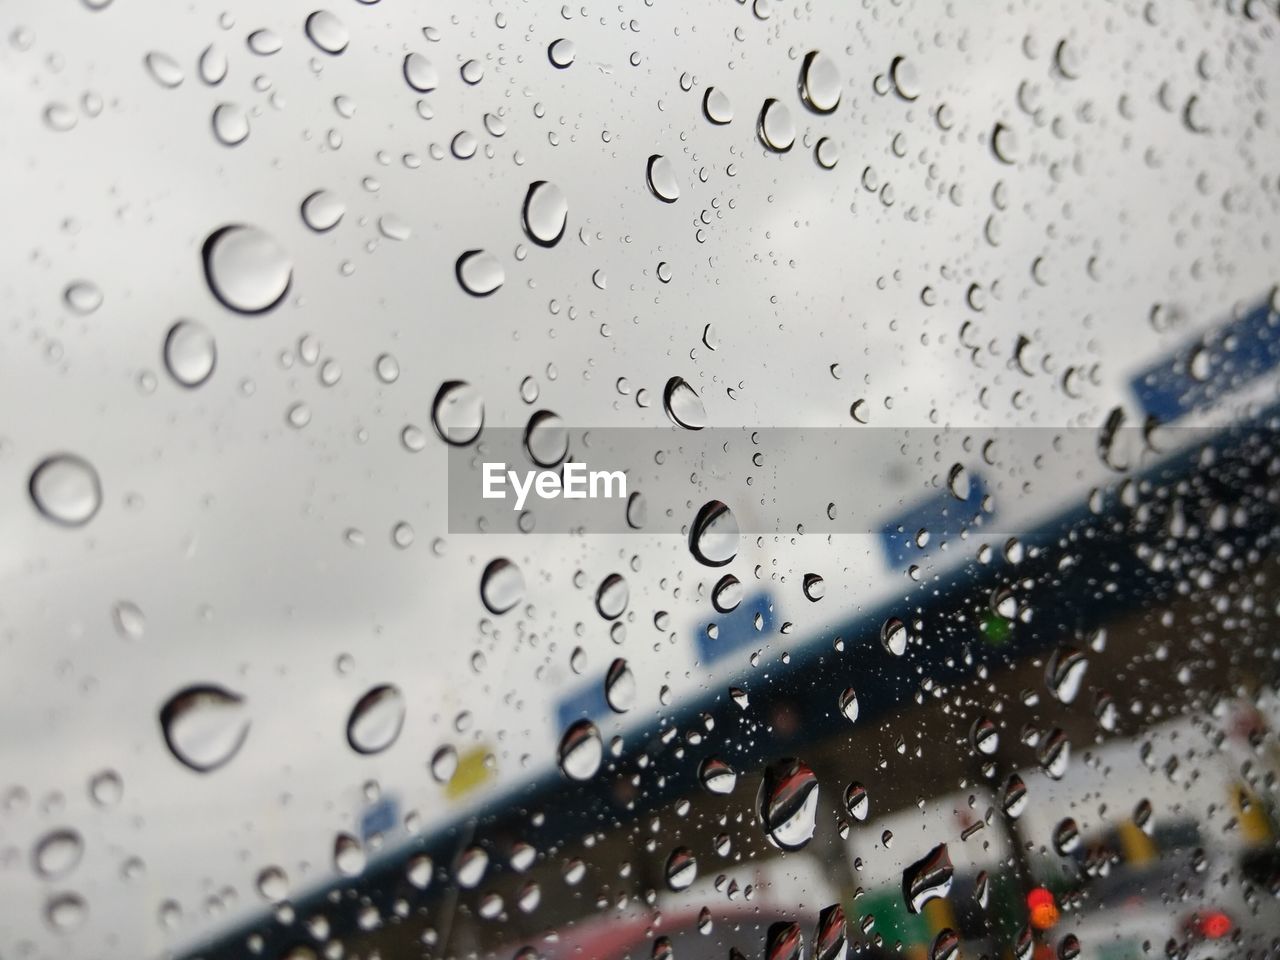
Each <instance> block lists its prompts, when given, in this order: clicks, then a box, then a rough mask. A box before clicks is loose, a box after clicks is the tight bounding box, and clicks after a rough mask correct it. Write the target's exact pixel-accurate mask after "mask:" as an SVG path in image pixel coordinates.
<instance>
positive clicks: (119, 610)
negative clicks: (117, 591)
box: [111, 600, 147, 640]
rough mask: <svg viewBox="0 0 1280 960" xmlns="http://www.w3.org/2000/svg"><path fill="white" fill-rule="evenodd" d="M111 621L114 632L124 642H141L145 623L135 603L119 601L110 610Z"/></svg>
mask: <svg viewBox="0 0 1280 960" xmlns="http://www.w3.org/2000/svg"><path fill="white" fill-rule="evenodd" d="M111 621H112V623H114V624H115V628H116V632H117V633H118V634H120V636H122V637H124V638H125V639H126V640H141V639H142V635H143V633H144V632H145V630H146V625H147V621H146V618H145V617H144V616H143V615H142V610H141V609H140V608H139V607H138V605H137V604H136V603H132V602H130V601H128V600H121V601H119V602H118V603H116V604H115V605H114V606H113V607H112V608H111Z"/></svg>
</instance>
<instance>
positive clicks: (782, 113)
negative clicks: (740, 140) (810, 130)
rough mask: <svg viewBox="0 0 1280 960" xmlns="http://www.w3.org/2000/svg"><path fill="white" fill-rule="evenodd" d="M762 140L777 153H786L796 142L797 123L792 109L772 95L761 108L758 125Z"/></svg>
mask: <svg viewBox="0 0 1280 960" xmlns="http://www.w3.org/2000/svg"><path fill="white" fill-rule="evenodd" d="M756 132H757V134H759V136H760V142H761V143H763V144H764V145H765V146H766V147H768V148H769V149H770V150H772V151H774V152H775V153H786V152H787V151H788V150H790V149H791V146H792V144H794V143H795V142H796V124H795V121H794V120H793V119H792V118H791V111H790V110H788V109H787V107H786V105H785V104H784V103H782V102H781V101H778V100H774V99H773V98H772V97H770V98H769V99H768V100H766V101H765V102H764V106H763V107H762V108H761V110H760V120H759V123H758V124H757V125H756Z"/></svg>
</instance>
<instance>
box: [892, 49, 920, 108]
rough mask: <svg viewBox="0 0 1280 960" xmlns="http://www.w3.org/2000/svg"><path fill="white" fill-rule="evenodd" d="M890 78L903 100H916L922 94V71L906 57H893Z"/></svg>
mask: <svg viewBox="0 0 1280 960" xmlns="http://www.w3.org/2000/svg"><path fill="white" fill-rule="evenodd" d="M889 80H890V82H891V83H892V84H893V89H894V90H895V91H897V94H898V96H900V97H901V98H902V99H903V100H914V99H916V97H918V96H920V73H919V71H917V70H916V68H915V64H913V63H912V62H911V61H910V60H908V59H907V58H906V57H894V58H893V62H892V63H891V64H889Z"/></svg>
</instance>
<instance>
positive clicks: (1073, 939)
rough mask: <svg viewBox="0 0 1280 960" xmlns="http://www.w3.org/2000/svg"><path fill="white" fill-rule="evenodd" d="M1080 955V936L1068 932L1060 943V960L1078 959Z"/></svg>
mask: <svg viewBox="0 0 1280 960" xmlns="http://www.w3.org/2000/svg"><path fill="white" fill-rule="evenodd" d="M1079 956H1080V938H1079V937H1077V936H1076V935H1075V934H1074V933H1068V934H1067V935H1066V936H1064V937H1063V938H1062V940H1061V941H1059V943H1058V960H1076V958H1077V957H1079Z"/></svg>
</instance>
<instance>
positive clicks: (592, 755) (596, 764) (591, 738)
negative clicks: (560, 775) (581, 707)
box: [559, 720, 604, 780]
mask: <svg viewBox="0 0 1280 960" xmlns="http://www.w3.org/2000/svg"><path fill="white" fill-rule="evenodd" d="M559 756H560V769H561V770H562V771H564V775H565V776H566V777H568V778H569V779H570V780H590V779H591V778H592V777H594V776H595V775H596V771H597V770H599V769H600V764H601V762H602V761H603V760H604V744H603V742H601V740H600V731H599V730H597V729H596V726H595V724H593V723H592V722H591V721H590V720H579V721H577V722H576V723H574V724H571V725H570V726H569V729H568V730H566V731H565V734H564V736H563V737H561V739H560V753H559Z"/></svg>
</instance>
